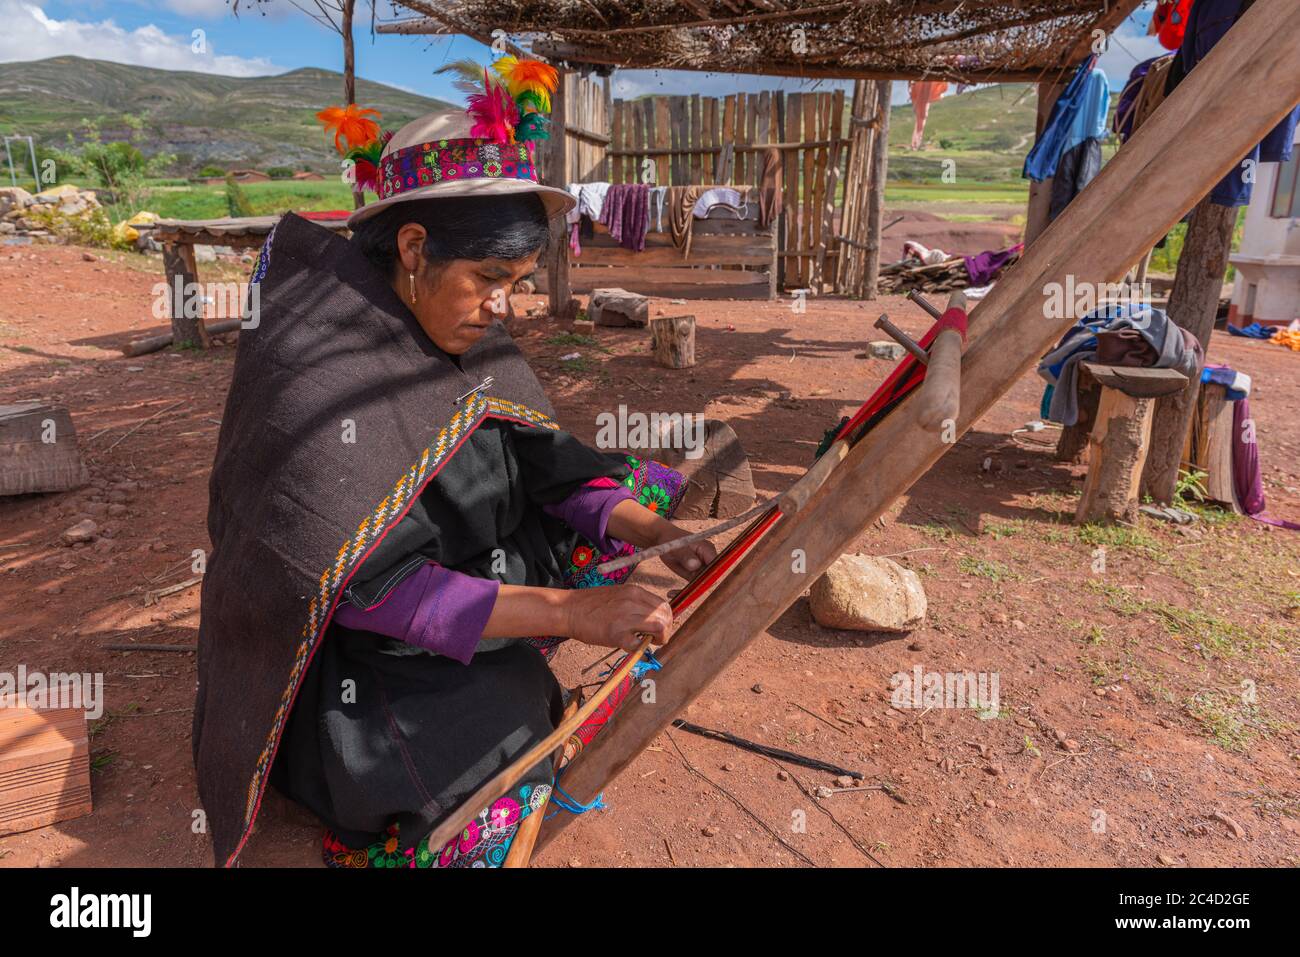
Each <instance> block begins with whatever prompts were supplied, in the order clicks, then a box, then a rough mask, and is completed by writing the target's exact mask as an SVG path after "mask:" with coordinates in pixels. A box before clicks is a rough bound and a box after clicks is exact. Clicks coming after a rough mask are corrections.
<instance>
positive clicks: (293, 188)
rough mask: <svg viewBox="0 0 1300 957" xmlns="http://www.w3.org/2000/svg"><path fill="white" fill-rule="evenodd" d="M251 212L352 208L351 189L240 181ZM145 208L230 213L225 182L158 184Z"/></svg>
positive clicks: (205, 215)
mask: <svg viewBox="0 0 1300 957" xmlns="http://www.w3.org/2000/svg"><path fill="white" fill-rule="evenodd" d="M240 188H241V189H242V190H243V191H244V195H246V196H247V197H248V201H249V203H250V204H251V205H252V207H253V212H254V214H256V215H258V216H266V215H271V214H274V213H283V212H285V211H286V210H290V209H294V210H319V209H351V208H352V189H351V187H349V186H348V185H347V184H346V183H343V182H332V181H330V180H322V181H320V182H306V183H296V182H288V183H283V182H270V183H242V184H240ZM144 208H145V209H147V210H149V211H150V212H152V213H157V214H158V215H159V216H161V217H163V218H164V219H218V218H220V217H222V216H227V215H229V210H228V208H227V206H226V188H225V187H224V186H188V187H181V188H177V187H157V188H154V189H151V190H150V191H149V196H148V199H147V201H146V202H145V204H144Z"/></svg>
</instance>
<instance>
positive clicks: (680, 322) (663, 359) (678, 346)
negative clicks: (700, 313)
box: [650, 316, 695, 369]
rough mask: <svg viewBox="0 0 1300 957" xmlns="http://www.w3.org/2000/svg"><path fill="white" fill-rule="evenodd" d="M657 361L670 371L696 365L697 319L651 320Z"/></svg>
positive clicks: (692, 317)
mask: <svg viewBox="0 0 1300 957" xmlns="http://www.w3.org/2000/svg"><path fill="white" fill-rule="evenodd" d="M650 340H651V343H652V344H653V347H654V355H655V361H656V362H658V363H659V364H660V365H661V366H664V367H665V368H668V369H688V368H690V367H691V366H693V365H695V317H694V316H663V317H662V318H659V319H651V320H650Z"/></svg>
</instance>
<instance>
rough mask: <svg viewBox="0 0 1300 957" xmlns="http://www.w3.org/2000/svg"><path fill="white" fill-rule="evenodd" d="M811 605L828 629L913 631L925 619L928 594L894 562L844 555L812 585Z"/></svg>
mask: <svg viewBox="0 0 1300 957" xmlns="http://www.w3.org/2000/svg"><path fill="white" fill-rule="evenodd" d="M808 604H809V607H810V609H811V610H812V614H813V618H814V619H815V620H816V622H817V624H819V625H821V626H822V627H823V628H841V629H848V630H851V631H893V632H899V631H910V630H912V629H913V628H915V627H916V626H917V625H919V624H920V623H921V622H922V621H924V620H925V611H926V600H925V589H924V588H922V586H921V579H920V578H919V577H918V576H917V574H916V572H914V571H912V570H911V569H910V568H905V567H904V566H902V565H900V564H898V563H897V562H895V561H893V560H892V559H889V558H872V557H869V556H866V555H841V556H840V557H839V558H837V559H836V560H835V561H834V562H833V563H832V564H831V566H830V568H828V569H827V570H826V573H825V574H824V575H822V576H821V577H820V578H818V579H817V580H816V581H815V582H813V585H812V588H811V589H810V590H809V595H808Z"/></svg>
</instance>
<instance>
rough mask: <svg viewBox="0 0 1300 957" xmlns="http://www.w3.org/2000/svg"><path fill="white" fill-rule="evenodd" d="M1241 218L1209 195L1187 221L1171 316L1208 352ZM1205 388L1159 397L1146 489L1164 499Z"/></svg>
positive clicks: (1191, 385)
mask: <svg viewBox="0 0 1300 957" xmlns="http://www.w3.org/2000/svg"><path fill="white" fill-rule="evenodd" d="M1183 82H1187V81H1185V80H1184V81H1183ZM1236 223H1237V209H1236V207H1235V206H1219V205H1217V204H1215V203H1212V202H1210V199H1209V197H1208V196H1207V197H1206V198H1205V199H1203V200H1201V202H1200V203H1199V204H1198V205H1197V207H1196V209H1195V210H1194V211H1193V212H1192V220H1191V222H1190V223H1188V224H1187V238H1186V239H1185V240H1184V241H1183V251H1182V253H1181V254H1180V255H1179V257H1178V270H1177V272H1176V273H1175V274H1174V287H1173V289H1171V290H1170V291H1169V318H1170V319H1172V320H1173V321H1174V322H1176V323H1178V325H1180V326H1182V327H1183V328H1184V329H1186V330H1187V331H1188V332H1190V333H1191V334H1192V335H1194V336H1195V337H1196V338H1197V340H1199V341H1200V343H1201V348H1202V349H1204V350H1205V351H1206V354H1208V353H1209V350H1210V333H1212V332H1213V331H1214V317H1215V314H1216V313H1217V312H1218V308H1219V295H1220V294H1221V293H1222V292H1223V276H1224V274H1225V273H1226V272H1227V269H1228V253H1229V251H1230V249H1231V247H1232V229H1233V227H1234V226H1235V225H1236ZM1200 388H1201V380H1200V379H1198V378H1195V377H1193V378H1192V381H1190V382H1188V383H1187V387H1186V388H1185V389H1183V390H1182V391H1181V392H1178V393H1175V394H1174V395H1169V396H1165V397H1164V398H1162V399H1160V400H1158V401H1157V402H1156V408H1155V414H1154V416H1153V418H1152V420H1151V448H1150V449H1149V450H1148V452H1147V461H1146V468H1145V469H1144V470H1143V472H1142V488H1141V493H1142V494H1143V495H1149V496H1151V498H1153V499H1154V500H1155V501H1157V502H1160V503H1162V504H1166V505H1167V504H1168V503H1169V502H1170V501H1172V500H1173V497H1174V489H1175V488H1176V487H1177V485H1178V470H1179V468H1180V467H1181V466H1182V464H1183V449H1184V448H1185V446H1186V444H1187V433H1188V431H1189V430H1190V429H1191V427H1192V415H1193V413H1194V412H1195V411H1196V395H1197V393H1198V392H1199V391H1200Z"/></svg>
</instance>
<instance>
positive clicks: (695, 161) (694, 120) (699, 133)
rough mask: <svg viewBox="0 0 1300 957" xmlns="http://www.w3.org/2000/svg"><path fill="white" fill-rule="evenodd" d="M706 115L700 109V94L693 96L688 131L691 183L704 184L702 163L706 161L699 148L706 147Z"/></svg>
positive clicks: (693, 94)
mask: <svg viewBox="0 0 1300 957" xmlns="http://www.w3.org/2000/svg"><path fill="white" fill-rule="evenodd" d="M703 127H704V115H703V113H702V112H701V109H700V94H698V93H692V94H691V126H690V130H689V131H688V136H689V138H690V144H691V182H692V183H703V182H704V172H703V166H702V165H701V163H703V161H704V157H703V154H701V153H700V152H699V148H700V147H702V146H703V145H704V129H703Z"/></svg>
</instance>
